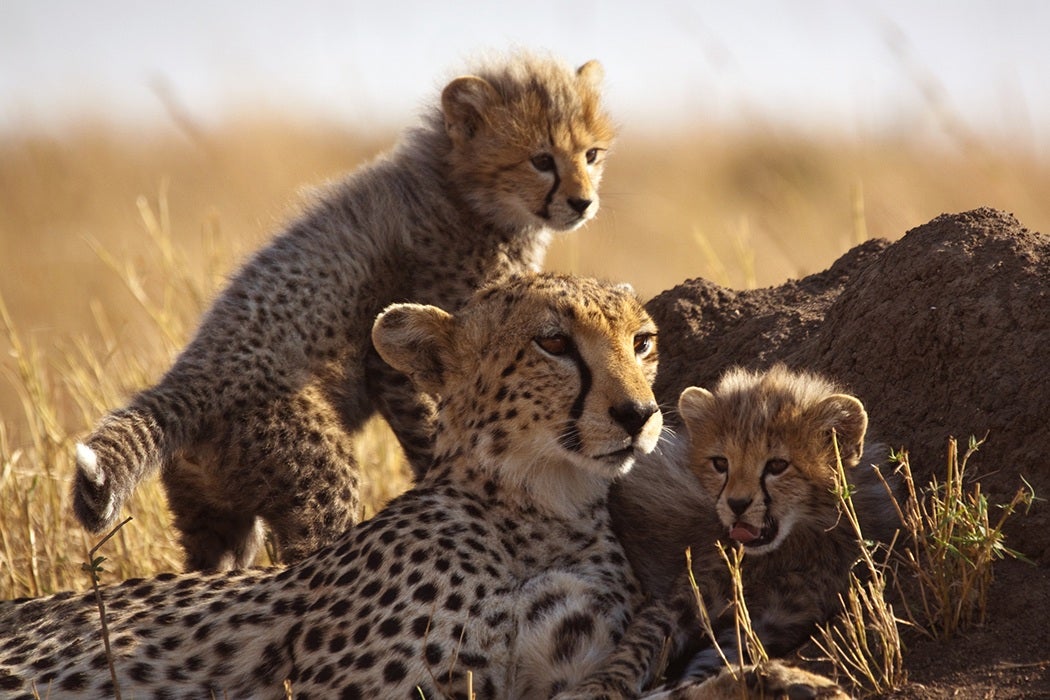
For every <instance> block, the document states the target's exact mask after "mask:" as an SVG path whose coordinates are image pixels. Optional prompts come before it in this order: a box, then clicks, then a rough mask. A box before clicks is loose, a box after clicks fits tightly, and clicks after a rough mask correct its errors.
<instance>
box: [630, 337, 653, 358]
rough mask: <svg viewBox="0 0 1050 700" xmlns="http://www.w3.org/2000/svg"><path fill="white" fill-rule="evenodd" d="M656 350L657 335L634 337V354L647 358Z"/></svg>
mask: <svg viewBox="0 0 1050 700" xmlns="http://www.w3.org/2000/svg"><path fill="white" fill-rule="evenodd" d="M655 348H656V334H655V333H639V334H638V335H636V336H634V354H635V355H638V356H639V357H645V356H646V355H648V354H649V353H651V352H652V351H653V350H654V349H655Z"/></svg>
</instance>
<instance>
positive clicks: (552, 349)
mask: <svg viewBox="0 0 1050 700" xmlns="http://www.w3.org/2000/svg"><path fill="white" fill-rule="evenodd" d="M533 342H534V343H536V345H538V346H539V347H540V350H542V351H543V352H545V353H547V354H548V355H554V356H555V357H558V356H560V355H564V354H566V353H567V352H569V350H571V349H572V339H571V338H569V336H567V335H565V334H563V333H556V334H554V335H549V336H546V337H543V338H534V339H533Z"/></svg>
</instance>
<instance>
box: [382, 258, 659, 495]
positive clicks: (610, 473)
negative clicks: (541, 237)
mask: <svg viewBox="0 0 1050 700" xmlns="http://www.w3.org/2000/svg"><path fill="white" fill-rule="evenodd" d="M372 338H373V342H374V343H375V347H376V349H377V350H378V351H379V354H380V355H381V356H382V357H383V359H384V360H386V361H387V362H388V363H389V364H391V365H392V366H393V367H395V368H396V369H398V370H400V371H402V372H404V373H406V374H407V375H409V376H410V377H411V378H412V380H413V382H414V383H415V384H416V386H417V387H418V388H420V389H422V390H423V391H426V392H428V393H431V394H433V395H436V396H437V397H438V414H439V428H438V435H437V438H436V441H437V446H436V452H437V454H438V459H439V460H441V461H442V462H444V463H452V462H456V463H463V464H469V465H470V468H471V469H474V470H476V473H478V474H484V475H498V478H499V480H500V482H501V483H503V484H509V485H511V487H512V488H515V489H524V490H526V491H528V492H529V496H530V498H532V499H533V500H536V501H549V502H550V503H551V504H554V505H552V507H555V508H558V507H559V506H558V505H557V504H558V503H559V502H561V505H563V506H566V507H568V505H569V504H571V505H576V506H578V505H579V504H580V503H581V502H582V501H581V499H583V500H584V501H585V500H586V499H588V498H591V497H592V496H593V495H594V494H595V493H596V492H597V493H604V489H606V488H607V487H608V485H609V482H610V481H611V480H612V479H613V478H615V477H617V476H619V475H621V474H623V473H625V472H626V471H627V470H628V469H629V468H630V467H631V465H632V464H633V463H634V460H635V458H636V457H637V456H638V455H640V454H644V453H647V452H649V451H651V450H652V449H653V448H654V447H655V445H656V441H657V438H658V437H659V434H660V431H661V428H662V425H663V421H662V417H661V414H660V411H659V409H658V407H657V405H656V401H655V400H654V398H653V393H652V389H651V387H650V385H651V383H652V380H653V378H654V377H655V374H656V354H657V353H656V326H655V325H654V324H653V321H652V319H650V318H649V315H648V314H647V313H646V312H645V309H643V308H642V305H641V303H640V302H639V301H638V299H637V297H636V296H635V294H634V292H633V291H632V290H631V289H630V287H628V286H626V285H612V284H606V283H603V282H598V281H596V280H591V279H581V278H575V277H569V276H563V275H550V274H544V275H527V276H520V277H514V278H511V279H510V280H509V281H506V282H504V283H501V284H499V285H497V286H492V287H488V288H486V289H483V290H481V291H479V292H478V293H477V294H476V295H475V296H474V297H473V298H472V299H471V300H470V302H468V303H467V304H466V306H464V307H463V309H461V310H460V311H458V312H456V313H455V314H453V315H450V314H448V313H445V312H444V311H442V310H440V309H438V308H436V307H433V306H421V305H418V304H395V305H393V306H390V307H388V308H387V310H386V311H384V312H383V313H382V314H381V315H380V316H379V317H378V318H377V319H376V323H375V326H374V328H373V331H372Z"/></svg>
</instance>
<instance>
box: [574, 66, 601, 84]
mask: <svg viewBox="0 0 1050 700" xmlns="http://www.w3.org/2000/svg"><path fill="white" fill-rule="evenodd" d="M576 77H577V78H579V79H581V80H583V81H584V82H586V83H588V84H590V86H591V87H594V88H598V87H601V84H602V80H603V79H604V78H605V69H604V68H602V64H601V63H599V62H598V61H593V60H592V61H587V62H586V63H584V64H583V65H582V66H580V67H579V68H577V69H576Z"/></svg>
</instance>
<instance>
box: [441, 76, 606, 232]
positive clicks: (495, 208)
mask: <svg viewBox="0 0 1050 700" xmlns="http://www.w3.org/2000/svg"><path fill="white" fill-rule="evenodd" d="M530 70H531V71H533V75H529V76H524V75H495V76H488V79H486V78H482V77H478V76H465V77H461V78H457V79H456V80H453V81H452V82H451V83H449V84H448V86H446V88H445V90H444V92H443V94H442V109H443V112H444V116H445V124H446V130H447V131H448V133H449V136H450V137H451V139H452V143H453V150H452V153H451V156H450V160H451V165H452V171H453V178H452V179H453V180H454V181H455V182H456V183H458V185H459V187H460V189H461V191H462V193H463V194H464V196H465V197H466V198H467V199H468V201H470V202H471V204H472V206H473V207H474V208H475V209H476V210H478V211H479V212H480V213H481V214H482V215H484V216H485V217H486V218H488V219H490V220H491V221H493V222H494V223H496V224H497V225H499V226H514V227H547V228H551V229H555V230H559V231H563V230H570V229H574V228H577V227H579V226H580V225H582V224H583V223H584V222H586V221H588V220H589V219H591V218H593V217H594V215H595V214H597V212H598V185H599V183H600V181H601V177H602V172H603V169H604V167H605V155H606V153H607V151H608V149H609V148H610V146H611V144H612V139H613V128H612V124H611V122H610V121H609V119H608V117H607V116H606V115H605V113H604V112H603V110H602V109H601V104H600V92H599V88H600V82H601V78H602V69H601V66H600V64H599V63H598V62H596V61H591V62H589V63H586V64H584V65H583V66H581V67H580V68H579V69H578V70H577V71H576V72H575V73H573V72H571V71H568V70H565V69H564V68H562V67H561V66H558V65H556V64H553V63H551V64H547V63H544V62H536V63H534V64H533V65H532V66H531V69H530Z"/></svg>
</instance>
